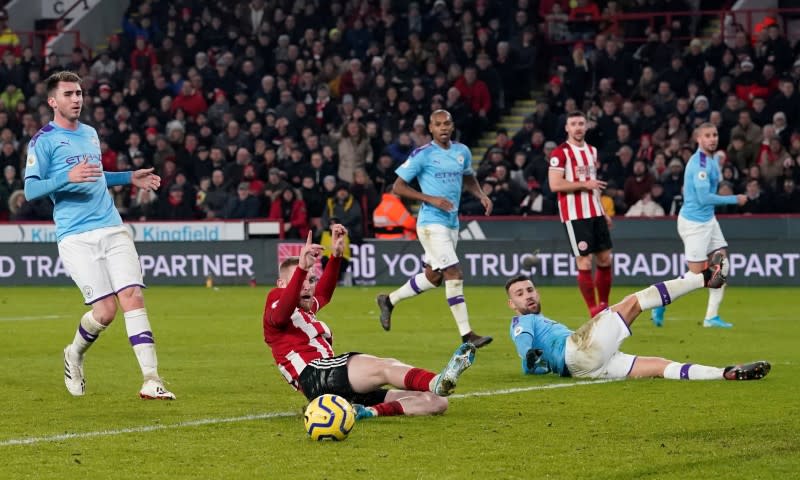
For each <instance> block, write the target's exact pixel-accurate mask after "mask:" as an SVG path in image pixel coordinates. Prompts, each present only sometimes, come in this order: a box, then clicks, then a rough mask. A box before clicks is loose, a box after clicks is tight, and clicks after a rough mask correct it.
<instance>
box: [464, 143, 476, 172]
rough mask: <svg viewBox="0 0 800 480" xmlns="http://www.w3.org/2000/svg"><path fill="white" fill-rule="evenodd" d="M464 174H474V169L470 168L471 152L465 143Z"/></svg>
mask: <svg viewBox="0 0 800 480" xmlns="http://www.w3.org/2000/svg"><path fill="white" fill-rule="evenodd" d="M464 175H472V176H474V175H475V170H473V169H472V152H471V151H470V149H469V147H467V146H466V145H464Z"/></svg>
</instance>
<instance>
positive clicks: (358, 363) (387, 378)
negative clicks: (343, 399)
mask: <svg viewBox="0 0 800 480" xmlns="http://www.w3.org/2000/svg"><path fill="white" fill-rule="evenodd" d="M418 372H422V373H424V372H426V371H425V370H423V369H421V368H413V367H411V366H410V365H408V364H405V363H403V362H401V361H399V360H396V359H394V358H381V357H376V356H374V355H367V354H363V353H361V354H358V355H351V356H350V357H349V358H348V359H347V379H348V381H349V382H350V386H351V387H352V388H353V391H355V392H356V393H366V392H371V391H373V390H375V389H378V388H381V387H383V386H384V385H391V386H392V387H394V388H399V389H408V390H411V389H412V388H410V387H409V386H408V385H406V383H407V381H416V383H417V384H418V386H419V387H420V388H413V389H414V390H421V391H424V390H428V389H429V387H428V385H429V384H430V381H431V379H433V377H434V376H435V375H436V374H435V373H433V372H428V373H429V375H427V376H428V377H430V378H429V379H428V380H427V383H426V381H425V379H424V378H422V379H408V377H409V376H410V375H411V376H415V375H416V376H420V377H424V376H425V375H422V374H421V373H420V374H419V375H417V373H418ZM423 387H424V388H423Z"/></svg>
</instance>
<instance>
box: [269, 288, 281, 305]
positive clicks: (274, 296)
mask: <svg viewBox="0 0 800 480" xmlns="http://www.w3.org/2000/svg"><path fill="white" fill-rule="evenodd" d="M283 290H284V289H283V288H280V287H275V288H273V289H272V290H270V291H269V292H268V293H267V300H266V302H267V308H275V306H276V305H277V303H278V300H280V298H281V292H283Z"/></svg>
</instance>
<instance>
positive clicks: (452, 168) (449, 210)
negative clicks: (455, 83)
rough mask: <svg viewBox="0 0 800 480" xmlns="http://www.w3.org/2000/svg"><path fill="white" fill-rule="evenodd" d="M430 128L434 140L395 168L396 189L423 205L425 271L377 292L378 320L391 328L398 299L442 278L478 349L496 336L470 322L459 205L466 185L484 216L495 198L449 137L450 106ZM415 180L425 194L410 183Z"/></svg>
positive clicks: (462, 327) (466, 336)
mask: <svg viewBox="0 0 800 480" xmlns="http://www.w3.org/2000/svg"><path fill="white" fill-rule="evenodd" d="M428 129H429V130H430V132H431V135H432V136H433V141H432V142H431V143H429V144H427V145H424V146H422V147H419V148H417V149H416V150H414V151H413V152H412V153H411V155H410V156H409V157H408V159H407V160H406V161H405V163H403V164H402V165H400V167H398V169H397V180H396V181H395V183H394V192H395V193H396V194H398V195H400V196H401V197H405V198H408V199H411V200H414V201H417V202H420V203H421V204H422V207H421V208H420V212H419V217H418V218H417V236H418V237H419V241H420V243H421V244H422V248H423V249H424V250H425V263H426V265H425V271H424V272H422V273H419V274H417V275H415V276H413V277H411V278H410V279H409V280H408V281H407V282H406V283H405V284H403V286H402V287H400V288H398V289H397V290H395V291H393V292H392V293H390V294H389V295H386V294H380V295H378V298H377V302H378V307H379V308H380V311H381V316H380V321H381V326H382V327H383V329H384V330H389V329H390V328H391V320H392V309H393V308H394V306H395V305H397V303H398V302H400V301H402V300H405V299H407V298H410V297H413V296H415V295H419V294H420V293H422V292H424V291H426V290H430V289H432V288H436V287H438V286H439V285H441V284H442V280H444V285H445V296H446V297H447V304H448V305H449V306H450V311H451V312H452V314H453V317H454V318H455V321H456V324H457V325H458V331H459V333H460V334H461V339H462V341H464V342H469V343H472V344H473V345H475V346H476V347H477V348H480V347H482V346H484V345H488V344H489V343H490V342H491V341H492V337H488V336H481V335H478V334H476V333H475V332H474V331H473V330H472V327H471V326H470V324H469V313H468V312H467V304H466V302H465V300H464V274H463V272H462V271H461V268H460V266H459V261H458V256H457V255H456V243H457V242H458V204H459V201H460V200H461V190H462V186H463V185H465V184H466V189H467V191H468V192H470V193H471V194H472V195H474V196H475V197H477V198H478V199H480V201H481V205H483V207H484V208H485V209H486V215H490V214H491V213H492V201H491V200H490V199H489V197H487V196H486V194H485V193H483V190H482V189H481V186H480V184H479V183H478V180H477V179H476V178H475V172H474V171H473V170H472V154H471V153H470V150H469V148H468V147H467V146H466V145H463V144H461V143H457V142H453V141H451V139H450V137H451V136H452V134H453V130H454V126H453V117H452V116H451V115H450V112H448V111H447V110H436V111H434V112H433V113H431V116H430V123H429V125H428ZM415 178H416V179H417V181H418V182H419V185H420V189H421V190H422V191H421V192H419V191H417V190H415V189H414V188H411V187H410V186H409V183H411V181H413V180H414V179H415Z"/></svg>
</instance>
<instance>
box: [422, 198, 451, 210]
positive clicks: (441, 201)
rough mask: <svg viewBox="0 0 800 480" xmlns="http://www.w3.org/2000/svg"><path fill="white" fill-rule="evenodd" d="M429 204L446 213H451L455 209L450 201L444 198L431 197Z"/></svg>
mask: <svg viewBox="0 0 800 480" xmlns="http://www.w3.org/2000/svg"><path fill="white" fill-rule="evenodd" d="M428 203H430V204H431V205H433V206H434V207H436V208H438V209H439V210H444V211H445V212H451V211H452V210H453V208H455V207H454V206H453V204H452V203H451V202H450V200H448V199H446V198H444V197H431V198H430V200H429V201H428Z"/></svg>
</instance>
